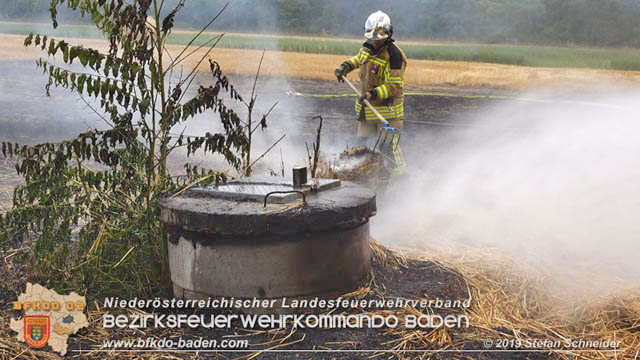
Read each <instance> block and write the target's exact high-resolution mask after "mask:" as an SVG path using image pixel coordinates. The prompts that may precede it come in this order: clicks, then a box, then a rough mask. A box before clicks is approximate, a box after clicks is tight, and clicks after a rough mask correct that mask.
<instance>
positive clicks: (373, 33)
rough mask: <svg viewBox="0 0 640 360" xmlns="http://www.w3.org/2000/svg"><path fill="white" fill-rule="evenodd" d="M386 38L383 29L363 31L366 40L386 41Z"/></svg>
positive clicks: (386, 35) (385, 32)
mask: <svg viewBox="0 0 640 360" xmlns="http://www.w3.org/2000/svg"><path fill="white" fill-rule="evenodd" d="M388 36H389V34H387V31H386V30H385V29H383V28H377V29H364V37H366V38H367V39H374V40H378V39H386V38H387V37H388Z"/></svg>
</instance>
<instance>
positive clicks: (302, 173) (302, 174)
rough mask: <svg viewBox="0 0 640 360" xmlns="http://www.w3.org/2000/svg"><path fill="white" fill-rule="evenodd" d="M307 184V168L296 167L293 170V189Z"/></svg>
mask: <svg viewBox="0 0 640 360" xmlns="http://www.w3.org/2000/svg"><path fill="white" fill-rule="evenodd" d="M306 183H307V167H306V166H296V167H294V168H293V187H295V188H297V187H301V186H302V185H304V184H306Z"/></svg>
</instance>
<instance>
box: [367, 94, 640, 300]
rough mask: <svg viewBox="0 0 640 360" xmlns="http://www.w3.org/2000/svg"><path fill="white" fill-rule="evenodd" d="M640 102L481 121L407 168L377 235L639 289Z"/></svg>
mask: <svg viewBox="0 0 640 360" xmlns="http://www.w3.org/2000/svg"><path fill="white" fill-rule="evenodd" d="M539 95H540V94H536V95H531V96H526V97H528V98H529V97H536V96H539ZM639 97H640V94H639V93H635V94H630V93H626V94H619V95H610V96H607V97H604V98H599V99H597V100H595V101H593V102H592V103H589V104H586V103H577V102H576V103H569V102H553V101H552V102H534V103H523V102H506V103H501V104H499V105H496V106H494V107H492V108H490V109H488V110H487V111H485V112H483V113H481V114H477V115H476V116H475V125H476V126H473V127H470V128H468V129H465V130H463V131H457V132H455V133H452V134H448V135H443V136H447V138H446V141H440V143H446V144H449V145H448V146H447V147H443V148H440V149H437V150H434V149H430V150H431V151H430V153H429V154H430V155H428V156H426V157H425V158H424V159H423V160H422V161H416V162H414V163H412V164H409V166H410V171H411V177H410V178H409V179H407V181H405V182H401V183H400V184H397V185H398V186H397V187H396V188H395V189H391V190H390V193H391V194H392V195H391V196H386V197H383V199H382V201H381V203H379V206H378V207H379V209H380V211H379V215H378V216H377V217H376V218H374V220H373V225H374V226H373V230H372V231H373V236H374V237H377V238H378V239H380V240H382V241H384V240H387V241H390V240H391V239H398V234H402V235H403V236H405V238H404V239H403V240H404V241H407V242H413V243H414V244H416V243H418V245H420V243H421V245H424V246H425V247H428V246H429V245H430V244H434V243H443V242H444V243H448V244H455V243H456V242H459V241H461V242H465V243H469V242H470V243H474V244H477V245H479V246H483V245H489V246H494V247H498V248H500V249H502V250H507V251H510V252H512V253H513V254H514V255H515V256H517V257H518V258H521V259H523V260H529V261H531V262H535V263H538V264H539V263H542V264H544V265H545V266H548V269H549V270H550V271H552V272H554V275H555V276H556V277H557V278H558V279H566V280H570V281H572V282H573V285H576V284H575V282H576V281H578V282H582V283H580V284H578V285H580V286H581V287H583V288H588V287H591V288H592V289H593V290H597V289H599V288H601V286H604V285H605V284H606V283H608V282H610V281H611V280H613V279H624V280H625V281H631V282H633V284H635V285H637V284H638V282H639V281H638V280H640V261H639V257H640V221H638V218H637V216H638V214H640V121H639V120H640V109H639V108H638V107H637V104H638V99H639ZM594 103H598V104H599V105H596V104H594ZM603 104H606V105H603ZM440 140H442V139H440ZM424 147H425V148H426V147H429V143H425V144H424ZM396 241H397V240H396ZM585 271H586V273H585ZM585 274H589V276H587V277H585V276H584V275H585Z"/></svg>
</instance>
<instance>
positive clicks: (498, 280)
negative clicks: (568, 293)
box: [0, 240, 640, 360]
mask: <svg viewBox="0 0 640 360" xmlns="http://www.w3.org/2000/svg"><path fill="white" fill-rule="evenodd" d="M371 250H372V254H373V262H374V264H375V266H376V267H385V268H387V269H396V270H397V269H399V268H405V269H407V268H408V262H407V257H406V256H405V255H403V253H404V254H406V253H411V255H412V256H411V258H419V259H424V260H430V261H435V262H436V264H438V265H439V266H440V267H441V268H442V269H443V271H450V272H454V273H457V274H461V275H462V276H463V278H464V282H465V283H466V284H467V287H468V292H469V293H470V294H471V296H472V302H471V306H470V307H469V308H468V309H452V311H453V312H457V313H462V314H465V315H467V316H468V317H469V320H470V324H471V327H470V328H468V329H462V330H460V329H447V328H445V327H440V328H437V329H434V330H431V331H429V330H415V329H405V328H404V327H403V326H402V324H401V325H400V326H399V327H397V328H395V329H387V330H384V333H383V335H384V338H385V339H384V340H383V343H381V344H380V345H379V346H378V347H379V348H385V349H393V350H397V351H399V352H397V353H394V357H395V358H397V359H411V358H415V356H416V354H415V353H410V352H404V351H407V350H445V349H446V350H459V349H479V350H482V349H483V348H482V340H483V339H498V338H502V339H520V340H522V341H525V340H527V339H538V340H545V339H546V340H551V341H556V340H557V341H560V342H561V343H564V341H565V340H566V339H574V340H577V339H583V340H606V339H611V340H615V341H620V342H621V345H620V349H619V350H620V351H617V352H605V351H600V352H586V351H580V350H571V349H567V348H564V347H561V349H562V350H563V351H560V352H555V355H556V357H558V358H561V359H567V360H568V359H594V360H595V359H621V360H624V359H627V360H636V359H637V358H638V356H639V353H640V289H636V290H635V291H627V292H624V293H616V294H603V295H602V296H601V297H598V298H579V299H572V301H567V299H559V298H558V297H557V296H555V294H552V293H550V292H549V291H548V290H546V287H545V283H546V275H545V274H544V272H543V271H541V270H540V269H537V268H533V267H527V266H525V265H523V264H522V263H521V262H519V261H518V260H517V259H514V258H512V257H509V256H506V255H504V254H502V253H500V252H499V251H496V250H495V249H487V248H478V247H474V246H465V245H462V246H460V245H457V246H456V247H455V249H454V248H451V247H440V248H431V249H430V250H429V251H428V252H426V251H424V250H420V249H415V248H410V249H409V248H404V249H397V250H395V251H392V250H390V249H388V248H386V247H384V246H382V245H380V244H379V243H377V242H376V241H374V240H372V242H371ZM6 260H7V259H5V261H3V262H7V261H6ZM8 262H11V261H10V260H9V261H8ZM380 290H381V289H380V288H379V286H378V285H377V284H376V279H375V278H374V279H372V281H371V283H369V284H368V285H367V286H364V287H362V288H360V289H358V290H357V291H354V292H352V293H349V294H345V295H343V298H348V297H353V298H363V297H365V296H367V295H371V293H372V292H375V293H379V292H380ZM131 311H138V312H139V311H140V310H131ZM361 311H364V310H361ZM425 311H426V313H425V314H428V313H429V312H430V311H432V310H431V309H426V310H425ZM375 313H376V314H382V315H392V314H393V315H396V316H397V317H398V318H399V319H403V318H404V316H405V315H407V314H413V315H420V314H421V313H420V311H419V310H416V309H414V308H404V309H392V310H378V311H375ZM103 314H104V313H103V312H102V311H101V309H100V308H99V307H97V308H96V309H95V310H94V311H90V312H88V314H87V317H88V321H89V324H90V325H89V326H88V327H87V328H86V329H85V330H83V331H81V332H80V333H79V334H78V335H75V336H74V338H73V341H74V342H78V341H80V342H82V343H84V344H87V345H89V346H93V347H95V346H96V345H97V346H99V345H98V344H100V343H101V342H102V341H103V340H104V339H135V338H137V337H140V336H142V337H150V336H152V337H156V338H162V337H167V338H177V337H180V336H184V332H183V331H182V330H180V329H172V330H170V329H147V330H144V331H145V332H143V333H140V332H135V331H134V330H131V329H122V330H114V329H110V330H108V331H107V330H105V329H103V328H102V324H101V321H102V320H101V318H102V315H103ZM10 316H11V314H10V312H7V311H0V324H8V322H9V317H10ZM14 336H15V335H13V334H12V333H11V332H10V331H9V330H8V327H6V326H0V358H3V359H4V358H20V359H60V358H61V357H59V356H58V355H57V354H55V353H51V352H48V351H42V350H38V349H32V348H29V347H28V346H27V345H26V344H24V343H21V342H17V341H15V340H14ZM225 337H233V338H248V339H253V340H251V344H252V345H251V347H259V348H261V349H263V350H257V349H256V352H254V353H250V354H247V355H245V356H243V357H242V358H249V359H252V358H259V357H260V355H261V354H264V351H265V350H272V349H281V348H284V349H286V348H287V347H289V346H291V345H294V344H300V343H304V340H305V334H297V333H296V329H294V328H287V329H272V330H251V329H236V331H235V335H227V336H225ZM259 339H262V340H259ZM265 339H266V340H265ZM357 345H358V344H357V343H356V342H352V341H342V342H335V341H334V342H328V343H326V344H325V346H322V347H320V348H326V349H348V348H350V349H353V348H356V347H357ZM583 349H584V348H583ZM86 355H89V356H91V355H97V356H102V355H106V354H104V353H93V354H91V353H90V354H86ZM86 355H85V356H86ZM176 355H178V354H176ZM378 355H380V354H378ZM109 357H110V358H119V359H128V358H140V359H157V358H163V359H167V358H177V357H174V356H171V355H170V354H159V353H127V352H121V353H113V354H109ZM180 358H198V355H197V354H194V355H187V354H180Z"/></svg>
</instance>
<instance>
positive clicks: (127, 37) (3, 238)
mask: <svg viewBox="0 0 640 360" xmlns="http://www.w3.org/2000/svg"><path fill="white" fill-rule="evenodd" d="M60 5H66V6H67V7H68V8H70V9H72V10H74V11H79V12H80V13H81V14H82V15H83V16H89V17H90V18H91V19H92V21H93V23H94V24H95V26H96V27H98V28H99V29H100V30H102V32H103V33H104V35H105V37H106V39H108V41H109V44H110V46H109V50H108V51H107V52H101V51H99V50H97V49H93V48H87V47H84V46H82V45H73V44H70V43H68V42H66V41H64V40H58V39H51V38H47V36H41V35H34V34H30V35H29V36H28V37H27V38H26V39H25V46H35V47H38V48H40V49H41V50H42V51H43V52H45V54H46V55H47V56H48V58H46V59H40V60H39V61H38V62H37V66H38V67H39V68H40V69H41V70H42V71H43V72H44V73H45V74H46V76H47V77H48V83H47V85H46V92H47V94H48V93H49V89H50V87H51V86H57V87H63V88H67V89H70V90H71V91H74V92H75V93H77V94H78V96H79V97H80V98H81V99H83V100H84V101H85V102H86V104H87V106H89V107H91V108H92V109H94V111H95V112H96V114H97V115H98V116H100V117H101V118H102V119H103V120H104V121H105V122H106V123H107V124H108V128H107V129H106V130H97V129H96V130H92V131H88V132H86V133H83V134H80V135H78V136H77V137H76V138H73V139H70V140H68V141H61V142H57V143H43V144H38V145H35V146H26V145H19V144H16V143H2V153H3V154H4V155H5V156H9V157H16V158H19V159H20V161H19V163H18V165H17V166H16V169H17V171H18V173H19V174H21V175H23V176H24V179H25V184H24V185H21V186H18V187H17V188H16V189H15V192H14V199H13V205H14V207H13V209H12V210H11V211H9V212H8V213H7V214H6V215H5V216H0V245H2V244H4V245H7V244H10V243H12V242H15V241H20V240H21V239H24V238H25V237H28V236H29V235H34V236H35V237H36V241H35V246H34V248H33V255H34V257H33V258H34V266H33V269H32V273H31V276H32V277H34V278H35V279H37V280H39V281H40V282H42V283H43V284H45V285H48V286H53V287H55V288H56V289H58V290H60V291H68V290H76V291H82V290H83V289H87V291H88V294H89V295H90V296H97V295H101V296H104V295H108V294H113V295H118V296H127V295H129V296H131V295H152V294H161V293H164V292H165V291H166V290H167V289H168V287H167V286H166V285H167V284H168V282H166V281H164V280H166V276H167V274H168V271H167V263H166V239H165V236H164V232H163V230H162V229H161V226H160V223H159V221H158V216H159V210H158V206H157V204H158V200H159V199H160V198H161V197H163V196H168V195H169V194H171V193H174V192H176V191H178V192H179V191H182V190H184V189H186V188H188V187H190V186H193V185H195V184H200V185H203V184H208V183H212V182H215V181H221V180H224V178H225V175H224V174H223V173H221V172H217V171H214V170H210V169H209V170H204V169H198V167H197V166H193V165H190V164H187V165H186V166H185V167H186V175H182V176H172V174H171V173H170V171H169V169H168V166H167V165H168V158H169V155H170V154H171V153H172V152H173V151H174V150H175V149H178V148H184V149H186V153H187V154H188V155H191V154H194V153H195V152H196V151H203V152H204V153H209V154H221V155H222V156H224V158H225V159H226V161H227V162H228V163H229V164H231V165H232V166H233V167H235V168H236V169H238V170H239V171H241V172H244V173H247V172H250V164H249V163H248V161H249V160H250V158H249V156H248V154H249V151H250V144H249V136H250V133H251V132H253V131H255V129H256V128H257V126H255V125H254V126H255V127H252V125H251V123H247V122H246V121H242V120H241V119H240V118H239V117H238V115H237V114H236V113H235V111H234V110H233V109H232V108H230V107H228V106H227V105H226V104H225V102H224V101H223V100H222V98H221V96H222V95H223V94H228V95H229V96H230V98H231V101H234V102H237V103H245V100H244V99H243V98H242V97H241V96H240V94H238V92H237V91H236V90H235V89H234V87H233V85H231V84H230V83H229V81H228V79H227V78H226V77H225V76H224V75H223V73H222V71H221V69H220V66H219V65H218V64H217V63H216V62H215V61H213V60H211V59H209V65H210V71H211V75H212V83H211V84H210V85H208V86H207V85H201V86H199V88H198V90H197V94H196V95H195V96H193V97H192V98H185V94H186V93H187V90H188V89H189V85H190V84H191V83H192V80H193V78H194V76H195V75H196V72H195V70H194V71H191V72H190V73H189V74H187V75H186V76H182V77H181V78H180V79H179V81H177V82H174V83H172V85H170V83H169V80H168V79H169V78H170V77H171V74H172V73H173V71H174V70H175V69H176V67H177V66H179V65H180V64H181V62H182V61H183V60H184V59H186V58H187V57H188V56H189V54H190V53H191V50H190V49H189V48H188V47H185V48H184V49H183V50H182V51H181V52H180V53H179V54H177V56H175V54H174V57H171V56H170V55H169V54H167V53H166V49H165V41H166V39H167V36H168V34H169V33H170V31H171V28H172V27H173V23H174V19H175V16H176V14H177V13H178V11H179V10H180V9H181V8H182V6H183V1H180V2H178V3H177V4H176V5H175V7H174V8H169V9H166V8H165V9H164V11H163V9H162V2H160V1H156V0H138V1H134V2H132V3H126V2H125V1H123V0H109V1H106V0H100V1H93V0H53V1H52V6H51V17H52V20H53V25H54V27H56V26H57V7H58V6H60ZM218 15H220V14H218ZM217 17H218V16H216V17H215V18H217ZM215 18H214V19H215ZM212 21H213V20H211V21H210V22H209V24H210V23H211V22H212ZM203 30H204V29H203ZM215 40H219V37H218V38H216V39H214V40H213V41H212V42H213V43H212V42H210V43H208V44H207V46H208V47H209V52H210V51H211V50H212V49H213V47H214V46H215ZM207 54H208V52H207ZM53 56H57V57H56V58H57V59H61V60H62V64H57V63H56V62H55V61H53V60H52V57H53ZM204 60H206V55H205V57H203V58H201V59H200V61H199V63H200V62H203V61H204ZM78 65H79V66H80V67H81V68H82V69H83V70H80V71H76V70H72V69H77V66H78ZM254 102H255V97H254V96H253V95H252V97H251V99H250V100H249V101H247V102H246V103H245V104H253V103H254ZM94 104H96V105H94ZM202 113H205V114H210V115H211V116H215V117H216V118H217V119H218V121H217V122H219V123H220V124H221V125H222V128H223V129H224V130H223V131H222V132H220V133H215V134H213V133H206V134H204V135H201V136H188V135H185V134H184V133H181V134H175V133H173V130H172V129H174V128H175V127H176V126H177V125H181V124H184V123H186V122H187V121H188V120H189V119H191V118H192V117H194V116H195V115H197V114H202ZM249 116H251V112H249ZM265 121H266V117H263V118H262V121H261V122H259V124H258V125H263V126H264V124H265ZM245 159H246V162H245Z"/></svg>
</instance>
